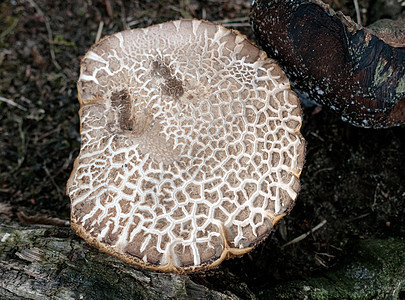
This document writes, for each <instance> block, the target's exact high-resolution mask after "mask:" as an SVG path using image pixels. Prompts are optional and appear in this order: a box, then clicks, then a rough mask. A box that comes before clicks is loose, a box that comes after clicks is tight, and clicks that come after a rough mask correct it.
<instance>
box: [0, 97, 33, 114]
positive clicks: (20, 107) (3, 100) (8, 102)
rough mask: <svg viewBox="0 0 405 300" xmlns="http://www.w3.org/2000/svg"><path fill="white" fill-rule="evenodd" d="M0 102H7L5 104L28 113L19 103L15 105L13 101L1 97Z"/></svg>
mask: <svg viewBox="0 0 405 300" xmlns="http://www.w3.org/2000/svg"><path fill="white" fill-rule="evenodd" d="M0 101H2V102H5V103H7V104H9V105H11V106H15V107H17V108H19V109H21V110H23V111H27V109H26V108H25V107H24V106H22V105H20V104H18V103H15V102H14V101H13V100H11V99H7V98H4V97H2V96H0Z"/></svg>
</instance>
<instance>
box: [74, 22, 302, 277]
mask: <svg viewBox="0 0 405 300" xmlns="http://www.w3.org/2000/svg"><path fill="white" fill-rule="evenodd" d="M78 97H79V102H80V105H81V108H80V112H79V115H80V122H81V129H80V131H81V139H82V140H81V149H80V154H79V156H78V158H77V159H76V161H75V164H74V169H73V172H72V174H71V176H70V178H69V181H68V183H67V194H68V195H69V197H70V199H71V226H72V228H73V229H74V230H75V231H76V233H78V234H79V235H80V236H81V237H83V238H84V239H85V240H86V241H87V242H88V243H90V244H92V245H93V246H95V247H97V248H98V249H100V250H102V251H104V252H107V253H109V254H112V255H114V256H117V257H119V258H120V259H122V260H124V261H126V262H128V263H131V264H135V265H139V266H142V267H147V268H150V269H154V270H160V271H166V272H179V273H181V272H191V271H195V270H202V269H206V268H210V267H214V266H216V265H218V264H219V263H220V262H221V261H223V260H224V259H226V258H229V257H233V256H239V255H242V254H244V253H246V252H248V251H250V250H251V249H252V248H253V247H254V246H256V245H257V244H258V243H260V242H261V241H262V240H263V239H264V238H266V237H267V236H268V235H269V233H270V232H271V231H272V229H273V227H274V224H275V223H276V222H277V221H278V220H279V219H281V218H282V217H283V216H284V215H285V214H286V213H288V212H289V210H290V209H291V208H292V206H293V204H294V201H295V198H296V197H297V193H298V191H299V187H300V185H299V176H300V173H301V170H302V167H303V161H304V150H305V142H304V139H303V137H302V136H301V133H300V127H301V109H300V104H299V100H298V98H297V96H296V94H295V93H294V92H292V91H291V90H290V85H289V82H288V79H287V77H286V76H285V75H284V73H283V71H282V70H281V68H280V67H279V66H278V65H277V63H276V62H275V61H274V60H272V59H269V58H267V56H266V54H265V52H264V51H262V50H260V49H258V48H257V47H256V46H254V45H253V44H252V43H250V42H249V41H248V40H246V38H245V37H244V36H242V35H241V34H240V33H238V32H236V31H232V30H228V29H226V28H224V27H223V26H221V25H216V24H213V23H209V22H206V21H198V20H182V21H173V22H168V23H163V24H160V25H155V26H152V27H149V28H145V29H134V30H130V31H124V32H120V33H117V34H114V35H112V36H109V37H106V38H104V39H103V40H101V41H100V42H99V43H97V44H96V45H95V46H93V47H92V48H91V49H90V50H89V51H88V52H87V53H86V55H85V56H84V58H83V59H82V62H81V72H80V78H79V81H78Z"/></svg>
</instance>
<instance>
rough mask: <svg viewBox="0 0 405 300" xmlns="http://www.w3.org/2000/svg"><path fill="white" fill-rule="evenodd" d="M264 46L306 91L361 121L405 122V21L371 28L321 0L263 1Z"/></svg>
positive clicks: (258, 10) (258, 7) (259, 6)
mask: <svg viewBox="0 0 405 300" xmlns="http://www.w3.org/2000/svg"><path fill="white" fill-rule="evenodd" d="M251 22H252V26H253V30H254V32H255V35H256V38H257V40H258V43H259V44H260V45H261V46H262V47H263V49H264V50H265V51H266V52H267V53H268V54H269V56H271V57H273V58H274V59H276V60H278V61H279V63H280V64H281V65H282V66H283V68H284V69H285V71H286V73H287V75H288V77H289V79H290V81H291V85H292V88H293V89H294V90H295V91H297V92H298V93H299V94H300V96H302V97H304V98H308V99H311V100H315V101H316V102H318V103H320V104H324V105H326V106H328V107H330V108H331V109H333V110H335V111H336V112H337V113H338V114H340V115H341V116H342V119H343V120H348V121H349V122H350V123H352V124H354V125H356V126H362V127H374V128H381V127H390V126H396V125H400V124H404V123H405V22H404V20H402V21H400V20H397V21H395V22H394V21H390V20H388V21H382V22H379V23H378V24H375V25H372V26H370V27H369V28H364V27H362V26H360V25H358V24H356V23H354V22H353V21H352V20H351V19H350V18H348V17H346V16H344V15H343V14H342V13H340V12H338V13H335V12H334V11H333V10H332V9H331V8H329V6H327V5H326V4H324V3H323V2H322V1H319V0H298V1H287V0H281V1H267V0H256V1H254V4H253V6H252V10H251Z"/></svg>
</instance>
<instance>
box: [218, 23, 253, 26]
mask: <svg viewBox="0 0 405 300" xmlns="http://www.w3.org/2000/svg"><path fill="white" fill-rule="evenodd" d="M222 25H224V26H225V27H250V23H249V22H245V23H224V24H222Z"/></svg>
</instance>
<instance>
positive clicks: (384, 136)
mask: <svg viewBox="0 0 405 300" xmlns="http://www.w3.org/2000/svg"><path fill="white" fill-rule="evenodd" d="M329 3H331V4H332V5H333V6H334V8H337V9H342V10H343V12H344V13H346V14H348V15H351V16H352V17H353V18H355V12H354V6H353V1H340V0H334V1H329ZM392 3H394V4H395V3H396V4H395V5H393V4H392ZM401 3H402V5H404V2H401V1H398V2H397V1H388V0H387V1H361V0H360V1H359V4H360V8H361V9H360V12H361V16H362V22H363V25H367V24H369V23H371V22H373V21H375V20H377V19H379V18H381V17H392V18H396V17H398V16H399V15H400V14H401V13H402V14H404V6H401ZM249 9H250V1H245V0H229V1H223V0H215V1H214V0H200V1H197V0H179V1H175V0H143V1H120V0H117V1H112V0H111V1H108V0H105V1H101V0H82V1H79V0H74V1H59V0H57V1H45V0H41V1H40V0H35V1H34V0H27V1H22V0H19V1H15V0H9V1H2V2H1V3H0V97H1V98H0V120H1V121H0V206H2V205H5V204H8V205H11V207H12V210H11V214H10V215H9V216H8V220H5V219H4V220H1V219H0V222H3V223H13V222H14V223H21V224H23V220H22V218H20V219H18V217H17V215H21V213H24V214H25V215H27V216H33V215H43V216H47V217H53V218H59V219H63V220H68V219H69V213H70V201H69V199H68V197H67V196H66V195H65V184H66V181H67V179H68V177H69V175H70V171H71V170H72V165H73V161H74V159H75V158H76V157H77V155H78V153H79V149H80V135H79V117H78V113H77V112H78V110H79V103H78V101H77V91H76V81H77V79H78V77H79V63H80V57H81V56H83V55H84V54H85V53H86V51H87V50H88V49H89V48H90V46H91V45H92V44H94V42H95V40H96V37H97V33H98V31H100V30H101V31H100V33H101V34H100V35H101V36H105V35H109V34H113V33H115V32H118V31H121V30H124V29H129V28H136V27H146V26H149V25H151V24H156V23H161V22H164V21H168V20H173V19H179V18H204V19H208V20H211V21H216V22H220V23H222V24H224V25H225V26H227V27H229V28H234V29H237V30H240V31H241V32H242V33H244V34H245V35H247V37H248V38H249V39H251V40H252V41H254V35H253V33H252V31H251V29H250V25H249V19H248V16H249ZM303 113H304V116H303V119H304V123H303V126H302V133H303V135H304V137H305V139H306V141H307V156H306V164H305V167H304V170H303V172H302V175H301V183H302V189H301V191H300V194H299V197H298V199H297V201H296V205H295V207H294V209H293V210H292V212H291V214H290V215H289V216H288V217H285V218H284V219H283V220H282V221H281V222H280V224H279V228H278V230H277V231H276V232H275V233H274V234H272V235H271V236H270V237H269V238H268V239H267V240H266V241H265V242H263V243H262V244H261V245H259V246H258V247H257V248H256V249H254V250H253V251H252V252H251V253H249V254H247V255H245V256H243V257H241V258H237V259H232V260H228V261H225V262H224V263H222V265H221V266H220V267H219V268H218V269H217V270H214V271H210V272H206V273H204V274H196V275H192V276H191V278H192V279H193V280H194V281H195V282H198V283H203V284H204V285H206V286H207V287H210V288H213V289H218V290H220V289H221V288H222V287H221V286H218V285H219V283H218V281H217V280H216V278H217V277H216V276H217V275H216V274H218V273H220V272H221V269H222V270H225V269H227V270H229V271H230V273H232V274H234V276H235V278H231V279H229V280H230V282H231V281H234V282H239V283H243V284H241V285H239V286H238V287H237V288H235V289H236V290H238V291H239V294H240V296H241V297H247V296H246V295H245V294H244V293H245V288H248V289H249V290H251V291H253V292H254V293H258V292H259V291H260V290H262V289H265V288H268V287H270V286H275V285H277V284H278V283H280V282H284V281H286V280H291V279H300V278H305V277H312V276H316V275H318V274H322V273H323V272H325V271H326V270H328V269H330V268H332V267H334V266H337V265H339V264H340V263H341V262H342V261H345V260H346V259H347V258H348V257H350V256H351V253H352V251H353V250H354V249H353V248H354V247H355V245H356V242H357V241H359V240H362V239H373V238H379V239H387V238H389V237H404V236H405V217H404V216H405V214H404V212H405V209H404V198H405V180H404V178H405V140H404V136H405V127H404V126H402V127H396V128H391V129H382V130H381V129H380V130H373V129H363V128H357V127H354V126H352V125H350V124H348V123H345V122H343V121H342V120H340V119H339V117H338V116H336V115H334V114H333V113H332V112H331V111H330V110H328V109H327V108H326V107H304V108H303ZM0 215H1V207H0ZM317 225H319V226H318V229H317V230H316V231H313V232H312V233H311V229H314V228H315V227H316V226H317ZM307 232H309V233H310V234H309V235H308V236H306V237H305V238H303V239H301V240H300V241H298V242H294V243H292V244H288V245H285V244H286V243H287V242H289V241H292V240H293V239H294V238H296V237H299V236H300V235H302V234H304V233H307Z"/></svg>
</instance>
